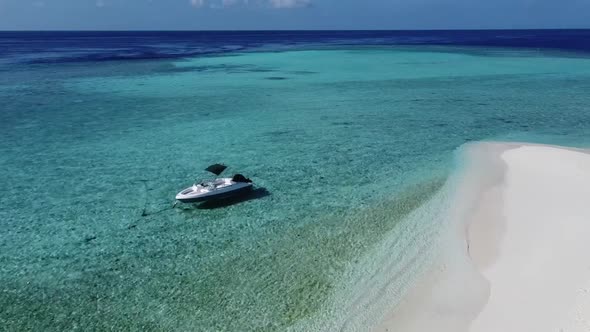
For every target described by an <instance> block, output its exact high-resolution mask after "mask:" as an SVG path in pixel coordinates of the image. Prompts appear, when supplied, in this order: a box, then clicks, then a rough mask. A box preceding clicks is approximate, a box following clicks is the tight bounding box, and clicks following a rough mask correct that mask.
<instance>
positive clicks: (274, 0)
mask: <svg viewBox="0 0 590 332" xmlns="http://www.w3.org/2000/svg"><path fill="white" fill-rule="evenodd" d="M269 2H270V5H271V6H272V7H273V8H301V7H307V6H309V5H311V0H269Z"/></svg>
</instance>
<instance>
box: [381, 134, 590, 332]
mask: <svg viewBox="0 0 590 332" xmlns="http://www.w3.org/2000/svg"><path fill="white" fill-rule="evenodd" d="M459 153H460V154H459V157H460V158H462V159H464V161H465V163H464V169H463V170H462V171H460V172H458V173H460V174H459V177H458V180H459V181H460V183H459V185H458V187H457V189H456V192H455V194H454V196H453V202H454V204H453V205H452V208H451V211H449V218H450V219H451V220H452V221H451V223H450V224H449V225H448V226H449V227H447V230H446V232H445V233H444V235H443V238H442V239H441V245H442V249H443V250H442V252H441V253H440V255H439V258H438V260H437V261H436V263H435V264H433V266H432V267H431V268H430V269H429V270H428V272H427V273H425V274H424V275H423V276H422V277H421V279H420V280H418V281H417V282H416V283H415V284H414V286H413V287H412V288H411V290H410V292H409V293H408V294H406V296H405V297H404V299H403V301H402V302H401V304H400V305H399V306H397V307H396V308H395V309H394V311H392V312H390V313H389V314H388V315H387V316H386V317H385V318H384V319H383V320H382V322H381V324H379V325H378V327H377V328H376V329H375V331H404V332H411V331H416V332H418V331H433V330H437V331H443V332H446V331H448V332H461V331H465V332H467V331H470V332H488V331H489V332H492V331H507V332H510V331H515V332H517V331H557V330H560V329H561V330H562V331H588V330H590V310H588V309H590V263H587V259H585V257H584V253H586V252H589V251H590V243H588V241H585V239H588V238H589V237H590V207H585V206H584V197H588V195H589V194H590V189H587V188H590V154H589V153H588V152H587V151H586V150H583V149H575V148H566V147H557V146H550V145H540V144H527V143H487V142H486V143H474V144H468V145H466V146H465V147H463V148H462V149H461V151H460V152H459Z"/></svg>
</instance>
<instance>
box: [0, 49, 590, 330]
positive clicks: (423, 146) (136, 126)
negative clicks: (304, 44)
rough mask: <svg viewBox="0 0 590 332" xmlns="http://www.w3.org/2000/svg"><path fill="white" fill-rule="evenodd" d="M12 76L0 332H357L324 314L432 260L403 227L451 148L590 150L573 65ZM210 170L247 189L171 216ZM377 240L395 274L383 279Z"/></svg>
mask: <svg viewBox="0 0 590 332" xmlns="http://www.w3.org/2000/svg"><path fill="white" fill-rule="evenodd" d="M10 66H11V67H3V69H2V72H1V75H0V98H1V99H2V101H3V105H2V106H1V107H2V108H1V109H2V111H1V112H0V129H1V131H0V165H1V168H0V170H1V172H2V176H1V177H0V204H1V207H2V208H1V210H0V223H1V224H0V226H1V227H2V233H1V235H0V266H1V267H0V285H1V286H0V290H1V293H0V308H2V310H1V311H0V323H1V325H2V326H4V327H5V328H6V329H7V330H64V329H65V330H71V329H76V328H78V329H82V330H88V329H97V330H108V329H114V330H166V331H168V330H195V331H254V330H256V331H262V330H268V331H272V330H285V329H287V328H292V329H295V330H297V329H300V330H305V329H307V328H309V326H316V327H317V326H330V328H333V327H335V326H336V327H341V326H355V324H354V322H351V320H354V319H355V318H354V317H355V315H358V316H359V319H360V317H361V316H362V317H365V316H366V315H367V313H366V312H362V309H358V308H355V307H354V306H352V305H351V306H350V307H349V306H344V307H345V308H344V309H341V310H335V309H334V308H335V306H334V301H335V300H337V301H338V303H340V304H346V301H348V300H350V301H352V300H353V299H352V298H348V297H347V296H348V295H349V294H359V293H363V287H365V286H366V283H362V282H358V279H355V277H354V276H359V275H367V276H373V278H376V279H381V280H383V283H390V284H391V283H393V284H395V283H400V287H399V289H403V285H404V284H406V283H407V282H408V280H411V278H412V274H413V273H414V272H413V271H414V269H413V268H410V267H418V266H420V265H421V264H423V263H424V262H425V261H426V260H427V256H428V255H427V254H426V253H424V251H425V250H426V251H427V249H425V246H424V244H425V243H428V241H429V240H432V239H433V238H434V237H435V236H436V227H437V224H436V222H434V221H433V220H434V219H433V216H432V215H431V214H428V213H422V214H419V215H418V216H415V215H413V214H412V211H415V210H416V209H417V208H418V207H420V206H422V205H423V204H424V203H425V202H427V201H428V200H430V199H431V198H432V197H434V196H435V195H436V194H437V192H439V190H440V188H442V186H443V184H444V181H445V178H446V176H447V174H448V173H449V172H450V170H451V169H452V165H453V163H452V155H453V151H454V150H455V149H457V148H458V147H459V146H461V145H462V144H463V143H465V142H468V141H478V140H527V141H534V142H543V143H556V144H567V145H587V143H588V141H589V140H588V137H590V136H588V134H590V117H588V105H589V104H590V95H588V93H587V91H590V59H589V58H586V57H584V56H572V55H570V54H557V53H555V54H552V55H547V54H540V53H538V52H535V51H522V50H499V49H494V50H487V49H485V48H440V47H437V48H433V47H415V48H408V47H405V48H388V47H354V48H353V47H340V48H337V47H333V48H331V49H316V50H313V49H311V50H310V49H308V50H292V51H285V52H251V53H242V54H231V55H225V56H211V57H204V58H192V59H184V60H152V61H121V62H96V63H69V64H36V65H22V64H20V65H19V64H11V65H10ZM214 162H224V163H227V164H228V165H230V166H231V169H230V172H241V173H244V174H245V175H247V176H248V177H251V178H252V179H253V180H254V181H255V182H256V184H257V186H258V187H259V188H260V189H258V190H257V191H256V192H255V194H254V195H253V196H252V197H250V199H248V200H245V201H243V202H239V204H231V205H221V206H219V205H204V206H177V207H176V208H172V204H173V197H174V195H175V193H176V192H178V191H179V190H180V189H182V188H184V187H186V186H188V185H190V184H191V183H192V182H193V181H194V180H196V179H198V178H200V177H202V176H204V174H203V172H202V171H201V169H202V168H204V167H205V166H207V165H208V164H210V163H214ZM398 240H399V241H398ZM388 241H389V242H391V241H394V242H396V241H397V242H396V243H397V245H395V246H393V248H394V249H395V251H396V252H394V253H391V255H392V256H391V259H392V261H393V263H392V264H391V265H392V268H391V269H388V270H387V271H379V270H378V269H377V267H376V266H375V264H371V263H372V262H371V260H372V257H374V253H375V251H376V250H377V249H378V248H380V246H381V245H382V244H383V243H386V242H388ZM388 248H389V249H391V248H392V247H388ZM369 254H371V255H369ZM396 260H399V264H398V265H399V266H398V265H396V262H397V261H396ZM396 266H398V267H397V270H396ZM402 272H403V273H402ZM402 275H403V277H402ZM394 295H395V294H394ZM398 295H400V294H398ZM396 301H397V299H395V298H392V299H390V300H387V301H384V302H383V303H382V304H381V305H383V306H391V305H393V304H395V302H396ZM347 310H348V311H347ZM350 316H352V317H353V318H350V319H349V320H346V321H345V317H350ZM318 322H321V323H318ZM326 322H329V323H326ZM310 324H311V325H310ZM322 324H323V325H322Z"/></svg>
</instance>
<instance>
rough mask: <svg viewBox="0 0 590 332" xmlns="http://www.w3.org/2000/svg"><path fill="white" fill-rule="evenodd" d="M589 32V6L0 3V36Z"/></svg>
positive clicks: (417, 0)
mask: <svg viewBox="0 0 590 332" xmlns="http://www.w3.org/2000/svg"><path fill="white" fill-rule="evenodd" d="M461 28H466V29H487V28H590V0H487V1H483V0H0V30H244V29H251V30H258V29H461Z"/></svg>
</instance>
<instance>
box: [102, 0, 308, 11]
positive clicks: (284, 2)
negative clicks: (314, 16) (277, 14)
mask: <svg viewBox="0 0 590 332" xmlns="http://www.w3.org/2000/svg"><path fill="white" fill-rule="evenodd" d="M98 1H102V0H98ZM311 1H312V0H257V1H249V0H189V3H190V4H191V6H193V7H195V8H202V7H206V6H208V7H209V8H213V9H223V8H228V7H234V6H261V7H267V8H268V7H270V8H275V9H285V8H303V7H308V6H310V5H311Z"/></svg>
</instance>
